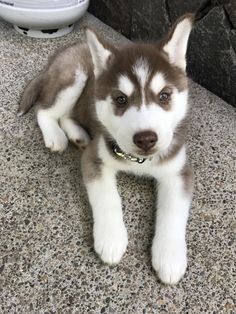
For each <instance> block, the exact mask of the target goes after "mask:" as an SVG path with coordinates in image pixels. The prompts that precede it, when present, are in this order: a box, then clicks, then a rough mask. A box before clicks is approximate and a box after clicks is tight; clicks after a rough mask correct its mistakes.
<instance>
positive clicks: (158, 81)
mask: <svg viewBox="0 0 236 314" xmlns="http://www.w3.org/2000/svg"><path fill="white" fill-rule="evenodd" d="M165 86H166V81H165V78H164V75H163V74H162V73H156V74H155V75H154V76H153V78H152V80H151V83H150V88H151V90H152V91H153V93H154V94H156V95H157V94H158V93H160V92H161V91H162V89H163V88H164V87H165Z"/></svg>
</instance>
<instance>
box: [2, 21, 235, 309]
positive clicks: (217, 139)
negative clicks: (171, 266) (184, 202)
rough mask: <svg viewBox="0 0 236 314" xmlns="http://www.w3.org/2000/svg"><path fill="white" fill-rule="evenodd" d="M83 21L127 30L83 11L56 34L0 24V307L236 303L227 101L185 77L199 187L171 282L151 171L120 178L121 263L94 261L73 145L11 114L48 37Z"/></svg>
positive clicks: (50, 46)
mask: <svg viewBox="0 0 236 314" xmlns="http://www.w3.org/2000/svg"><path fill="white" fill-rule="evenodd" d="M84 24H89V25H92V26H95V28H97V29H98V31H99V32H101V33H103V34H104V35H105V36H106V37H107V38H109V39H110V40H112V41H114V42H117V43H120V42H122V41H125V39H124V38H122V37H121V36H120V35H118V34H116V33H115V32H114V31H112V30H111V29H110V28H108V27H107V26H105V25H103V24H102V23H100V22H99V21H98V20H96V19H95V18H93V17H92V16H90V15H87V16H86V17H85V18H84V19H83V20H82V21H81V22H80V23H79V24H78V25H77V28H76V31H75V32H73V33H71V34H70V35H68V36H66V37H62V38H58V39H54V40H37V39H32V38H27V37H22V36H20V35H18V34H17V33H15V32H14V31H13V30H12V28H11V26H10V25H8V24H5V23H3V22H1V23H0V36H1V39H0V62H1V63H0V64H1V66H0V71H1V72H0V79H1V94H0V121H1V123H0V130H1V132H0V136H1V142H0V145H1V155H0V164H1V182H0V191H1V194H0V201H1V212H0V214H1V220H0V313H4V314H5V313H24V314H27V313H45V314H46V313H62V314H66V313H72V314H75V313H78V314H81V313H116V314H117V313H132V314H139V313H140V314H141V313H171V314H175V313H197V314H199V313H217V314H218V313H235V305H234V301H233V297H234V295H235V293H234V292H235V291H234V288H235V287H234V286H235V282H234V280H233V270H234V267H235V254H234V249H235V245H234V242H233V233H234V229H235V227H236V223H235V221H234V212H233V211H234V206H235V190H236V187H235V157H236V149H235V147H236V136H235V134H236V133H235V127H236V114H235V109H233V107H231V106H230V105H228V104H226V103H225V102H223V101H222V100H220V99H219V98H217V97H216V96H214V95H212V94H211V93H209V92H208V91H206V90H205V89H203V88H202V87H200V86H198V85H196V84H194V83H190V91H191V97H190V99H191V103H192V115H191V128H190V132H189V156H190V160H191V163H192V165H193V167H194V169H195V176H196V184H195V185H196V191H195V197H194V201H193V206H192V211H191V216H190V219H189V224H188V234H187V240H188V248H189V251H188V252H189V264H188V271H187V273H186V275H185V277H184V279H183V280H182V281H181V282H180V283H179V284H178V285H177V286H174V287H170V286H163V285H162V284H161V283H160V282H159V281H158V280H157V278H156V276H155V274H154V272H153V270H152V268H151V262H150V246H151V238H152V234H153V227H154V226H153V220H154V197H153V186H152V182H151V181H149V180H147V179H137V178H134V177H130V176H126V175H121V176H120V177H119V191H120V194H121V196H122V199H123V200H124V203H123V204H124V218H125V223H126V225H127V227H128V233H129V246H128V251H127V253H126V254H125V256H124V258H123V260H122V262H121V263H120V264H119V265H118V266H115V267H109V266H107V265H103V264H102V263H101V262H100V260H99V259H98V258H97V256H96V255H95V253H94V251H93V240H92V216H91V210H90V208H89V205H88V200H87V197H86V193H85V190H84V187H83V184H82V179H81V171H80V155H79V153H78V151H77V150H76V149H75V148H74V147H72V146H70V147H69V149H68V150H67V151H66V152H65V153H64V154H63V155H62V156H60V155H53V154H50V153H49V151H48V150H47V149H45V148H44V145H43V141H42V138H41V134H40V132H39V129H38V127H37V125H36V121H35V117H34V114H33V113H32V112H30V113H29V114H28V115H26V116H25V117H23V118H21V119H19V118H17V117H16V114H15V112H16V109H17V104H18V101H19V97H20V93H21V91H22V89H23V86H24V85H25V83H26V81H27V80H28V79H30V78H32V77H33V76H34V75H35V73H36V72H37V71H39V69H41V67H42V66H43V65H44V64H45V61H46V60H47V57H48V55H49V54H50V53H51V52H52V51H54V50H55V48H56V47H58V46H62V45H65V44H67V43H70V42H73V41H75V40H81V39H82V37H83V36H82V35H81V31H80V26H81V25H84ZM234 275H235V274H234Z"/></svg>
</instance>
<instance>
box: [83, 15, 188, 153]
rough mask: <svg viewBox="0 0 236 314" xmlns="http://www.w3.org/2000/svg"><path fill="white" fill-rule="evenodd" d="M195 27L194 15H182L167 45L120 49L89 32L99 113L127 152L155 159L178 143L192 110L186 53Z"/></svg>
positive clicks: (114, 137) (107, 129) (117, 141)
mask: <svg viewBox="0 0 236 314" xmlns="http://www.w3.org/2000/svg"><path fill="white" fill-rule="evenodd" d="M186 26H188V34H187V36H186ZM190 30H191V20H190V18H186V19H182V20H181V21H180V22H179V23H177V24H176V25H175V26H174V29H173V30H172V34H170V35H169V37H168V40H167V41H166V42H164V43H163V44H161V45H159V46H158V45H156V46H155V45H137V44H133V45H130V46H127V47H124V48H122V49H120V50H117V49H114V48H111V47H107V46H105V45H104V44H103V43H102V42H101V41H100V40H99V39H98V37H97V36H96V35H95V34H94V33H91V31H89V32H90V34H88V32H87V34H88V42H89V41H90V44H89V45H90V51H91V54H92V57H93V62H94V68H95V76H96V94H95V96H96V104H95V106H96V113H97V117H98V119H99V120H100V122H101V123H102V125H103V126H104V127H105V129H106V131H107V132H108V134H109V135H110V136H111V137H112V139H113V140H114V141H115V142H116V143H117V144H118V146H119V147H120V148H121V149H122V150H123V151H125V152H127V153H130V154H132V155H134V156H137V157H147V156H149V157H150V156H153V155H154V154H159V155H164V154H165V153H166V152H168V150H169V148H170V147H171V145H172V144H173V142H174V133H175V130H176V127H177V126H178V124H179V123H180V122H181V121H182V119H183V118H184V117H185V115H186V112H187V79H186V76H185V52H186V47H187V39H188V35H189V32H190ZM91 41H92V44H91ZM182 41H184V43H182ZM176 44H177V46H178V47H177V48H176ZM95 48H96V49H95ZM173 49H174V50H175V51H174V53H173ZM178 49H180V50H181V51H179V50H178ZM176 54H177V56H176ZM102 55H103V56H104V57H103V58H102V60H103V61H101V56H102Z"/></svg>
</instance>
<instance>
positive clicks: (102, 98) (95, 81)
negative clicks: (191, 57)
mask: <svg viewBox="0 0 236 314" xmlns="http://www.w3.org/2000/svg"><path fill="white" fill-rule="evenodd" d="M192 24H193V16H192V15H185V16H183V17H181V18H180V19H179V20H178V21H177V22H176V23H175V25H174V26H173V27H172V29H171V31H170V32H169V33H168V34H167V35H166V37H165V38H164V39H163V40H162V41H161V42H160V43H157V44H134V43H133V44H132V43H131V44H128V45H127V46H124V47H119V49H118V48H116V47H114V46H112V45H110V44H109V43H107V42H105V41H104V40H102V39H101V38H100V37H99V36H98V35H97V34H96V33H95V32H94V31H92V30H90V29H87V30H86V35H87V43H86V44H75V45H72V46H70V47H67V48H64V49H63V50H61V51H60V52H58V53H57V54H56V55H55V56H54V57H52V58H51V59H50V61H49V63H48V65H47V67H46V69H45V70H44V71H43V72H41V74H40V75H39V76H38V77H36V78H35V79H34V80H32V81H31V82H30V83H29V85H28V86H27V87H26V89H25V92H24V94H23V97H22V101H21V104H20V109H19V113H20V114H23V113H25V112H26V111H27V110H28V109H29V108H30V107H31V106H32V105H33V104H37V120H38V124H39V126H40V129H41V131H42V134H43V138H44V142H45V145H46V147H48V148H49V149H50V150H51V151H53V152H62V151H64V150H65V149H66V147H67V144H68V139H69V140H70V141H72V142H73V143H74V144H75V145H77V146H79V147H80V148H86V149H85V150H84V152H83V155H82V170H83V179H84V183H85V185H86V188H87V192H88V196H89V201H90V204H91V206H92V211H93V218H94V233H93V235H94V247H95V251H96V252H97V253H98V254H99V255H100V257H101V259H102V260H103V261H104V262H105V263H109V264H116V263H118V262H119V261H120V259H121V258H122V256H123V254H124V253H125V251H126V248H127V244H128V237H127V231H126V228H125V225H124V222H123V218H122V204H121V199H120V196H119V194H118V192H117V186H116V174H117V172H118V171H126V172H132V173H134V174H137V175H139V176H149V177H154V178H155V179H156V180H157V182H158V183H159V186H158V204H157V207H158V208H157V215H156V231H155V236H154V240H153V244H152V265H153V268H154V269H155V270H156V272H157V273H158V275H159V278H160V279H161V280H162V281H163V282H164V283H168V284H175V283H177V282H178V281H179V280H180V278H181V277H182V276H183V275H184V273H185V270H186V266H187V254H186V253H187V252H186V242H185V229H186V223H187V218H188V212H189V207H190V203H191V197H192V177H191V171H190V169H189V166H188V163H187V157H186V151H185V144H184V142H185V131H186V118H187V113H188V84H187V77H186V73H185V67H186V60H185V54H186V49H187V42H188V38H189V34H190V31H191V28H192ZM90 139H91V140H90Z"/></svg>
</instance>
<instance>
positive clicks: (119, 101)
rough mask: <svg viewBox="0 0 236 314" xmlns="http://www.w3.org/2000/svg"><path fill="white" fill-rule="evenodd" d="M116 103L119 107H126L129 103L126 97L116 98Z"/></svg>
mask: <svg viewBox="0 0 236 314" xmlns="http://www.w3.org/2000/svg"><path fill="white" fill-rule="evenodd" d="M116 103H117V104H118V105H125V104H126V103H127V97H126V96H124V95H123V96H118V97H116Z"/></svg>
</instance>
